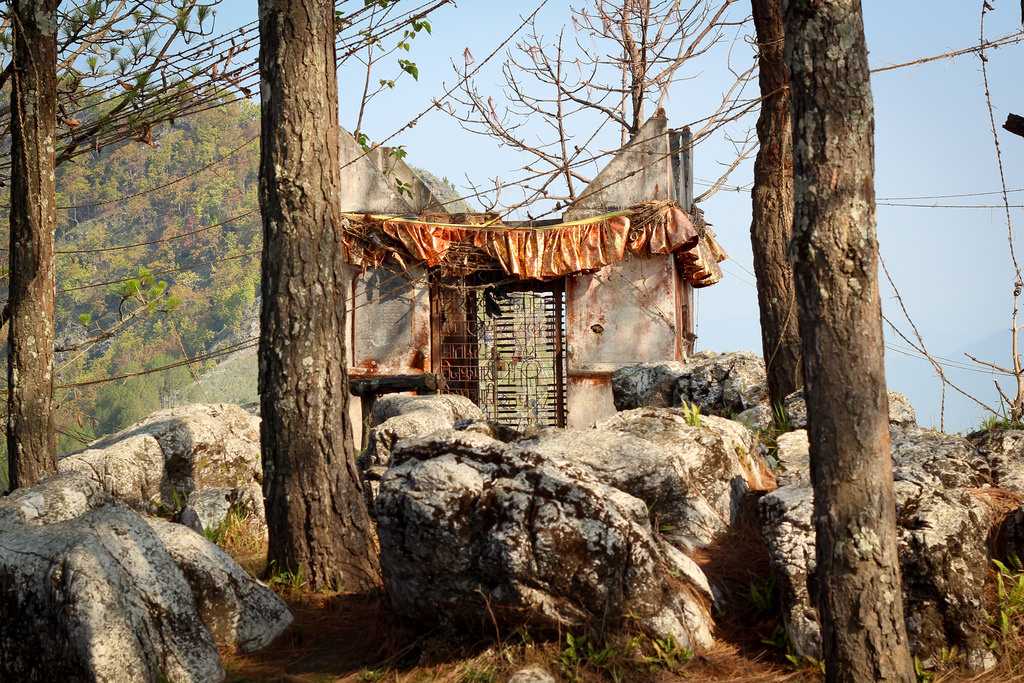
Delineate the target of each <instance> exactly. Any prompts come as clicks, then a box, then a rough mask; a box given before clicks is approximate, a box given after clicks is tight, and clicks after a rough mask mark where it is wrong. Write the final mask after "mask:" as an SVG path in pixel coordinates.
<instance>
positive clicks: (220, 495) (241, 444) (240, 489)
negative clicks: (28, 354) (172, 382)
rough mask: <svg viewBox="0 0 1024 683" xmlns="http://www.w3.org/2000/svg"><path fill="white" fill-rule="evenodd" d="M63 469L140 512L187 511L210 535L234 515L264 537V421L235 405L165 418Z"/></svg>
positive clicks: (180, 410)
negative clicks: (242, 515) (232, 511)
mask: <svg viewBox="0 0 1024 683" xmlns="http://www.w3.org/2000/svg"><path fill="white" fill-rule="evenodd" d="M58 468H59V470H60V471H61V472H64V473H71V472H76V473H79V474H81V475H82V476H84V477H87V478H90V479H92V480H93V481H94V482H95V483H96V484H97V485H99V486H100V487H101V488H102V489H103V490H104V491H106V492H107V494H109V495H110V496H111V497H112V498H113V499H115V500H118V501H120V502H123V503H125V504H127V505H130V506H131V507H133V508H136V509H138V510H140V511H142V512H147V513H155V512H174V513H179V514H180V513H181V512H182V509H183V508H185V509H188V510H191V511H193V512H194V513H195V515H196V517H197V518H198V519H199V521H200V523H201V524H202V526H203V528H204V529H207V530H210V529H215V528H216V527H218V526H219V525H220V524H221V523H222V522H223V521H224V519H225V517H226V516H227V513H228V511H229V510H230V509H231V508H235V509H237V510H239V511H240V512H244V513H245V515H246V518H247V519H249V520H251V522H252V524H253V525H254V527H255V531H257V532H259V533H264V534H265V533H266V529H265V521H264V510H263V493H262V488H261V482H262V478H263V467H262V463H261V459H260V419H259V417H257V416H254V415H252V414H250V413H249V412H247V411H246V410H244V409H243V408H241V407H239V406H236V405H230V404H215V405H202V404H192V405H183V406H177V407H174V408H170V409H167V410H162V411H160V412H157V413H154V414H153V415H151V416H149V417H148V418H146V419H145V420H143V421H141V422H139V423H137V424H134V425H132V426H131V427H128V428H127V429H125V430H122V431H120V432H118V433H116V434H112V435H110V436H107V437H104V438H102V439H100V440H98V441H96V442H95V443H93V444H91V445H90V446H89V448H87V449H86V450H84V451H80V452H78V453H74V454H72V455H69V456H67V457H65V458H63V459H62V460H61V461H60V462H59V463H58Z"/></svg>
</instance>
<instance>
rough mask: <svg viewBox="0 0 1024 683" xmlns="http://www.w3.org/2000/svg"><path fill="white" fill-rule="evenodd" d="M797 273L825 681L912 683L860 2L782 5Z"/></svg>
mask: <svg viewBox="0 0 1024 683" xmlns="http://www.w3.org/2000/svg"><path fill="white" fill-rule="evenodd" d="M785 35H786V61H787V62H788V64H789V68H790V73H791V77H792V98H793V144H794V171H795V201H796V205H795V221H794V226H793V233H794V234H793V247H794V252H795V253H794V259H795V260H794V272H795V275H796V291H797V302H798V306H799V314H800V318H799V320H800V323H799V324H800V335H801V339H802V342H803V367H804V382H805V391H806V396H807V409H808V423H809V431H810V441H811V483H812V484H813V487H814V514H815V526H816V539H817V541H816V545H817V577H816V579H817V581H816V584H817V589H818V590H817V603H818V612H819V616H820V619H821V624H822V649H823V653H824V658H825V664H826V671H827V675H826V679H827V680H828V681H849V682H851V683H852V682H854V681H856V682H858V683H861V682H863V681H908V682H909V681H915V680H916V676H915V675H914V667H913V663H912V660H911V658H910V651H909V648H908V644H907V634H906V626H905V624H904V621H903V604H902V603H903V601H902V591H901V588H900V574H899V564H898V562H897V555H896V511H895V502H894V498H893V480H892V463H891V459H890V455H889V420H888V398H887V395H886V388H885V369H884V364H883V348H884V347H883V338H882V321H881V309H880V304H879V295H878V280H877V272H878V271H877V268H878V243H877V240H876V236H875V193H874V106H873V102H872V98H871V87H870V81H869V72H868V61H867V46H866V43H865V39H864V24H863V17H862V14H861V5H860V2H859V0H788V2H786V4H785Z"/></svg>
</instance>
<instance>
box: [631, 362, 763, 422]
mask: <svg viewBox="0 0 1024 683" xmlns="http://www.w3.org/2000/svg"><path fill="white" fill-rule="evenodd" d="M766 382H767V380H766V379H765V369H764V361H762V360H761V358H760V357H758V356H757V355H756V354H753V353H742V352H732V353H713V352H711V351H704V352H701V353H697V354H694V355H693V356H691V357H690V358H689V359H687V361H686V362H685V363H675V362H668V363H641V364H638V365H628V366H626V367H623V368H620V369H619V370H616V371H615V373H614V374H613V375H612V398H613V401H614V403H615V407H616V408H617V409H618V410H625V409H631V408H644V407H651V408H659V407H667V406H679V405H682V404H683V403H692V404H694V405H696V406H697V407H699V408H700V411H701V413H702V414H704V415H719V416H723V417H732V416H733V415H736V414H738V413H740V412H743V411H744V410H747V409H748V408H752V407H754V406H756V405H758V404H759V403H764V402H765V401H767V384H766Z"/></svg>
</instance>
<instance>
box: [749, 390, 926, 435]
mask: <svg viewBox="0 0 1024 683" xmlns="http://www.w3.org/2000/svg"><path fill="white" fill-rule="evenodd" d="M783 411H784V415H785V425H778V426H782V427H787V428H789V429H806V428H807V402H806V401H805V400H804V392H803V390H802V389H800V390H797V391H794V392H793V393H792V394H790V395H789V396H787V397H786V399H785V401H784V402H783ZM736 420H737V421H738V422H742V423H743V424H745V425H746V426H747V427H749V428H751V429H754V430H757V431H764V430H767V429H770V428H772V427H773V426H776V425H775V414H774V412H773V410H772V406H771V405H770V404H769V403H768V402H767V401H765V402H764V403H761V404H759V405H756V406H754V407H753V408H750V409H748V410H744V411H743V412H742V413H740V414H739V415H737V416H736ZM889 424H890V425H891V426H893V427H902V428H907V427H913V426H915V425H916V424H917V414H916V413H915V412H914V406H912V405H911V404H910V400H909V399H908V398H907V397H906V396H904V395H903V394H901V393H899V392H896V391H890V392H889Z"/></svg>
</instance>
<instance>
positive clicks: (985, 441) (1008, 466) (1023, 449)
mask: <svg viewBox="0 0 1024 683" xmlns="http://www.w3.org/2000/svg"><path fill="white" fill-rule="evenodd" d="M969 441H970V444H971V446H972V447H973V448H975V449H976V450H977V452H978V455H979V456H980V457H981V458H982V459H983V460H984V461H985V462H986V463H987V464H988V474H989V475H990V476H991V478H992V483H993V484H994V485H996V486H999V487H1001V488H1004V489H1008V490H1010V491H1016V492H1017V493H1021V494H1024V430H1022V429H990V430H988V431H987V432H980V433H978V434H972V435H971V436H970V437H969Z"/></svg>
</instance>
